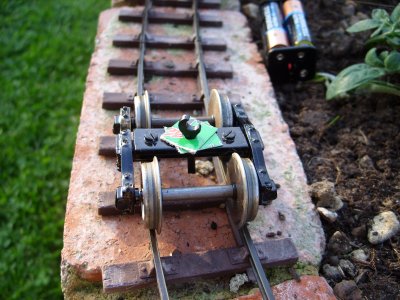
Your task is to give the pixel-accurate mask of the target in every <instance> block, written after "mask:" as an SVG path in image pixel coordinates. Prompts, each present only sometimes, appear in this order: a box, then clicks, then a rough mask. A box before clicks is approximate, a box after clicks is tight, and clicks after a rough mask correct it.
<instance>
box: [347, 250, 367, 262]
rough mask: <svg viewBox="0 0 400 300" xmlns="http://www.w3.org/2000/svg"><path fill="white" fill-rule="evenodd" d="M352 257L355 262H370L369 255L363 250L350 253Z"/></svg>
mask: <svg viewBox="0 0 400 300" xmlns="http://www.w3.org/2000/svg"><path fill="white" fill-rule="evenodd" d="M350 257H351V259H352V260H353V261H355V262H357V261H359V262H368V257H369V255H368V254H366V253H365V251H364V250H363V249H357V250H354V251H353V252H351V253H350Z"/></svg>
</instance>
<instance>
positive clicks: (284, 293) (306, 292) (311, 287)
mask: <svg viewBox="0 0 400 300" xmlns="http://www.w3.org/2000/svg"><path fill="white" fill-rule="evenodd" d="M300 279H301V280H300V282H297V281H296V280H288V281H285V282H283V283H281V284H278V285H275V286H273V287H272V292H273V293H274V296H275V300H287V299H307V300H336V297H335V295H334V293H333V290H332V288H331V287H330V286H329V284H328V283H327V282H326V280H325V278H323V277H320V276H309V275H307V276H302V277H301V278H300ZM261 299H262V296H261V293H260V291H259V290H258V289H255V291H253V292H252V293H251V294H250V295H246V296H242V297H239V298H236V299H235V300H261Z"/></svg>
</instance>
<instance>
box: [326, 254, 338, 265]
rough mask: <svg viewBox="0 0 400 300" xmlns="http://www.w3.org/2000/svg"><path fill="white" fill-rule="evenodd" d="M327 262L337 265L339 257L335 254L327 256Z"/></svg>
mask: <svg viewBox="0 0 400 300" xmlns="http://www.w3.org/2000/svg"><path fill="white" fill-rule="evenodd" d="M328 262H329V264H330V265H331V266H338V265H339V257H338V256H336V255H332V256H329V257H328Z"/></svg>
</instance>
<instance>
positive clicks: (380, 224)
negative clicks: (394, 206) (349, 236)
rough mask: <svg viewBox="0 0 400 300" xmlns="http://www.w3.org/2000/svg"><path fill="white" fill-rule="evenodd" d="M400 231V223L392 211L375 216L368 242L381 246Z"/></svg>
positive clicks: (369, 231)
mask: <svg viewBox="0 0 400 300" xmlns="http://www.w3.org/2000/svg"><path fill="white" fill-rule="evenodd" d="M399 230H400V222H399V220H398V219H397V217H396V215H395V214H394V213H393V212H392V211H385V212H382V213H380V214H379V215H377V216H375V217H374V219H373V221H372V225H371V228H370V229H369V230H368V241H369V242H370V243H371V244H374V245H376V244H380V243H383V242H384V241H386V240H388V239H390V238H391V237H393V236H394V235H395V234H396V233H397V232H398V231H399Z"/></svg>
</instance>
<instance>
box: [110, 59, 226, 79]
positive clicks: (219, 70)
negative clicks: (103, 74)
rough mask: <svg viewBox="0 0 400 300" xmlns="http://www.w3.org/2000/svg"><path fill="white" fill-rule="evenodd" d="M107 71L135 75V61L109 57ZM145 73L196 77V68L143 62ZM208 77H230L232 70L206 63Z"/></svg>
mask: <svg viewBox="0 0 400 300" xmlns="http://www.w3.org/2000/svg"><path fill="white" fill-rule="evenodd" d="M107 71H108V73H109V74H111V75H135V74H136V73H137V64H136V61H130V60H122V59H111V60H110V62H109V64H108V68H107ZM144 73H145V74H146V75H156V76H172V77H197V75H198V70H197V67H196V65H195V64H188V63H174V62H172V61H164V62H161V61H156V62H149V61H148V62H145V64H144ZM206 73H207V77H208V78H221V79H225V78H232V77H233V70H232V67H231V65H229V64H227V63H223V62H221V63H219V64H212V65H210V64H208V65H207V64H206Z"/></svg>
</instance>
